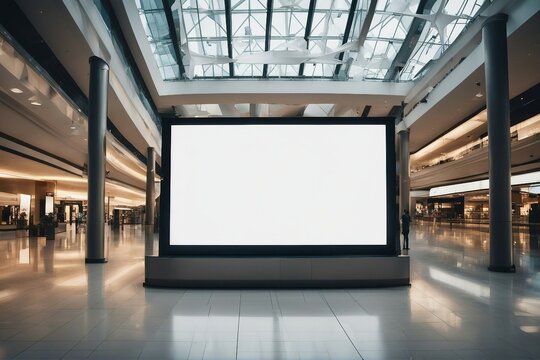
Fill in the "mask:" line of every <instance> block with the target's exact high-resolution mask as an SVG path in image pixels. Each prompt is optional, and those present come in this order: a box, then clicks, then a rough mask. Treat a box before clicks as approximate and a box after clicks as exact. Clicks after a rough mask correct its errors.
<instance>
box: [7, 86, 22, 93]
mask: <svg viewBox="0 0 540 360" xmlns="http://www.w3.org/2000/svg"><path fill="white" fill-rule="evenodd" d="M9 91H11V92H12V93H15V94H20V93H22V92H23V91H22V90H21V89H19V88H15V87H14V88H11V89H9Z"/></svg>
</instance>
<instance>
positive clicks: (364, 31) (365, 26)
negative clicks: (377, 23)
mask: <svg viewBox="0 0 540 360" xmlns="http://www.w3.org/2000/svg"><path fill="white" fill-rule="evenodd" d="M376 8H377V0H371V2H370V3H369V8H368V10H367V13H366V17H365V18H364V22H363V23H362V28H361V29H360V34H359V35H358V48H360V47H362V46H364V42H365V41H366V39H367V35H368V33H369V29H370V28H371V23H372V22H373V15H375V9H376ZM379 39H380V38H379ZM358 56H360V55H358ZM350 69H351V67H350V66H347V76H348V75H349V71H350Z"/></svg>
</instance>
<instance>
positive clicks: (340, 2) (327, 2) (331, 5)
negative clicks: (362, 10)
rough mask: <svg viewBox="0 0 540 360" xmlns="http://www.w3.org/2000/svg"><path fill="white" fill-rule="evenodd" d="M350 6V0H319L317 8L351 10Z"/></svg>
mask: <svg viewBox="0 0 540 360" xmlns="http://www.w3.org/2000/svg"><path fill="white" fill-rule="evenodd" d="M350 7H351V3H350V1H346V0H317V9H324V10H349V9H350Z"/></svg>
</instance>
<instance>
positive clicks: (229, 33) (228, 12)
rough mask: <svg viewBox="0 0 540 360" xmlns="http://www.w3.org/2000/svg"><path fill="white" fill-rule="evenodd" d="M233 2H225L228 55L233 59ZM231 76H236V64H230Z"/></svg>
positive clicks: (229, 0)
mask: <svg viewBox="0 0 540 360" xmlns="http://www.w3.org/2000/svg"><path fill="white" fill-rule="evenodd" d="M231 19H232V16H231V0H225V25H226V28H227V53H228V56H229V59H232V58H233V46H232V20H231ZM229 76H231V77H232V76H234V63H232V62H231V63H229Z"/></svg>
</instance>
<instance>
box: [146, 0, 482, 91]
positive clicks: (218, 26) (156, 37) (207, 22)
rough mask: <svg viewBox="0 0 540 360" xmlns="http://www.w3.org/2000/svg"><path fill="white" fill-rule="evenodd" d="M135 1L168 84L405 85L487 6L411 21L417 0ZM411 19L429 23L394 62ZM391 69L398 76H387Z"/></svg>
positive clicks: (454, 3) (445, 0) (472, 2)
mask: <svg viewBox="0 0 540 360" xmlns="http://www.w3.org/2000/svg"><path fill="white" fill-rule="evenodd" d="M135 1H136V4H137V7H138V9H139V13H140V18H141V21H142V23H143V27H144V30H145V31H146V34H147V38H148V41H149V44H150V46H151V49H152V52H153V54H154V57H155V59H156V62H157V64H158V67H159V69H160V71H161V75H162V77H163V79H164V80H180V79H214V78H230V77H235V78H259V77H270V78H279V77H286V78H291V77H307V78H310V77H315V78H329V79H331V78H339V79H350V78H357V79H368V80H369V79H374V80H401V81H409V80H414V79H415V78H416V77H418V76H420V75H421V73H422V70H423V69H425V68H426V66H429V64H430V62H431V61H433V60H435V59H437V58H438V57H439V56H440V55H441V54H442V52H443V51H444V50H446V49H447V48H448V46H450V45H451V44H452V43H453V42H454V41H455V39H456V38H457V37H458V36H459V34H460V33H461V32H462V31H463V30H464V29H466V27H467V24H468V23H469V22H470V21H471V20H472V19H473V18H474V16H475V15H476V13H477V12H478V10H479V9H480V8H481V6H482V4H483V3H484V1H485V0H436V1H435V2H434V4H433V6H432V8H431V9H429V11H428V9H426V11H425V12H424V14H416V12H417V10H418V6H419V2H420V1H419V0H379V1H377V3H376V7H375V8H374V9H371V11H370V5H371V1H370V0H174V1H172V0H171V1H169V3H170V4H171V6H170V9H168V8H167V9H165V8H164V7H163V3H164V2H163V1H162V0H135ZM165 3H167V2H165ZM353 6H354V9H352V11H351V7H353ZM373 10H374V11H373ZM415 18H416V19H420V20H416V21H417V22H418V21H425V25H424V27H423V31H422V34H421V36H420V39H419V41H418V42H417V43H416V42H415V43H413V44H412V46H414V50H413V51H412V53H411V54H410V56H409V57H406V58H405V59H403V56H400V58H399V59H400V60H399V62H400V64H397V61H396V56H397V55H398V54H399V52H400V49H401V47H402V45H403V43H404V41H405V40H406V39H407V34H408V33H409V31H410V29H411V24H413V21H415ZM167 19H169V22H168V21H167ZM171 21H172V22H173V23H171ZM171 31H174V32H175V33H174V34H173V36H171ZM439 31H441V32H442V34H439ZM173 39H177V40H178V46H177V47H176V48H175V44H173ZM390 68H392V69H394V68H398V70H401V71H399V73H398V76H397V77H394V76H393V75H392V77H393V78H392V79H388V74H393V72H391V73H389V69H390ZM181 72H184V73H183V74H181Z"/></svg>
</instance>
